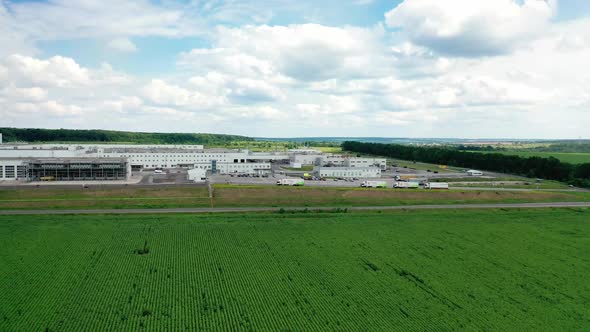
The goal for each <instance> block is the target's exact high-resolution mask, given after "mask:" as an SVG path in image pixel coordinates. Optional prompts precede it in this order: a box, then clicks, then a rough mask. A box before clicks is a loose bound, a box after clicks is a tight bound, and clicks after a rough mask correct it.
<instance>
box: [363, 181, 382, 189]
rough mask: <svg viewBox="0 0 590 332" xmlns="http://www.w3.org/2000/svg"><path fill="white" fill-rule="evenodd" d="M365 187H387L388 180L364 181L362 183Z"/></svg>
mask: <svg viewBox="0 0 590 332" xmlns="http://www.w3.org/2000/svg"><path fill="white" fill-rule="evenodd" d="M361 187H363V188H387V182H385V181H363V183H361Z"/></svg>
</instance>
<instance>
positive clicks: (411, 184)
mask: <svg viewBox="0 0 590 332" xmlns="http://www.w3.org/2000/svg"><path fill="white" fill-rule="evenodd" d="M393 187H394V188H400V189H418V188H420V183H418V182H400V181H398V182H396V183H394V184H393Z"/></svg>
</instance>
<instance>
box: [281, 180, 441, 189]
mask: <svg viewBox="0 0 590 332" xmlns="http://www.w3.org/2000/svg"><path fill="white" fill-rule="evenodd" d="M277 185H279V186H294V187H298V186H304V185H305V181H304V180H303V179H280V180H277ZM361 187H362V188H387V182H385V181H363V182H362V183H361ZM393 188H399V189H402V188H403V189H418V188H420V183H419V182H402V181H398V182H395V183H394V184H393ZM424 189H449V184H448V183H446V182H426V183H424Z"/></svg>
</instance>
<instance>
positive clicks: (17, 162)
mask: <svg viewBox="0 0 590 332" xmlns="http://www.w3.org/2000/svg"><path fill="white" fill-rule="evenodd" d="M0 158H5V160H6V161H10V162H11V165H6V166H7V168H6V169H7V170H8V171H7V172H6V174H7V175H8V176H6V177H2V179H5V180H6V179H17V178H18V179H23V178H28V179H32V180H36V179H38V178H40V177H39V176H30V177H24V176H22V174H21V175H20V176H17V175H16V173H17V168H16V167H17V166H21V168H22V167H25V166H26V165H28V164H27V162H29V161H30V160H31V159H43V160H45V161H48V160H54V161H55V163H56V164H58V163H63V166H64V167H65V168H66V169H67V168H68V167H69V166H68V164H67V163H66V161H67V160H73V159H75V160H90V159H92V160H103V159H104V160H108V159H117V160H124V161H125V162H126V165H128V166H129V167H130V169H131V170H135V171H139V170H142V169H160V168H161V169H170V168H186V169H194V168H199V169H205V170H208V171H210V172H211V173H213V174H229V173H245V174H265V173H269V172H270V171H271V162H272V161H277V160H287V159H288V155H286V154H283V153H252V152H250V151H248V150H228V149H204V148H203V146H202V145H190V146H179V145H92V144H82V145H81V144H72V145H66V144H31V145H27V144H17V145H0ZM13 169H14V171H13ZM3 173H5V172H4V169H3ZM129 173H130V172H129ZM3 175H4V174H3ZM41 177H43V176H41ZM65 177H67V176H65ZM65 177H64V178H65ZM115 177H117V178H119V177H120V176H115Z"/></svg>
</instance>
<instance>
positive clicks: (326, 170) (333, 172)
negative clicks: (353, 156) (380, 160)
mask: <svg viewBox="0 0 590 332" xmlns="http://www.w3.org/2000/svg"><path fill="white" fill-rule="evenodd" d="M315 172H316V173H317V174H318V175H319V176H320V177H322V178H380V177H381V169H380V168H379V167H316V168H315Z"/></svg>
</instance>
